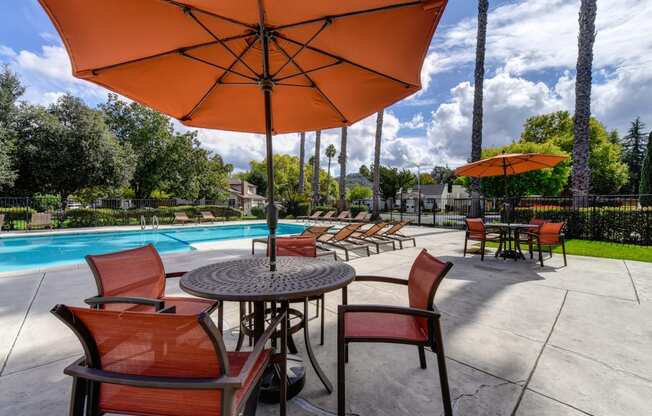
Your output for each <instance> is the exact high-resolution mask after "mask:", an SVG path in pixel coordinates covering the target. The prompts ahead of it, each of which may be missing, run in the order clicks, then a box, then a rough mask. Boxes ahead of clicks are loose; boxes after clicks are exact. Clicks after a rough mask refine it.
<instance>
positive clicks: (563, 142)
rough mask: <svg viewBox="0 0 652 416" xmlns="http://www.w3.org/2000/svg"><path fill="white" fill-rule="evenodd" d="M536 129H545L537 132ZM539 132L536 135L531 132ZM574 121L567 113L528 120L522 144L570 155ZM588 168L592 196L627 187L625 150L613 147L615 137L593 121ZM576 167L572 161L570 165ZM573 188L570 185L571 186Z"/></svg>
mask: <svg viewBox="0 0 652 416" xmlns="http://www.w3.org/2000/svg"><path fill="white" fill-rule="evenodd" d="M533 126H546V127H545V128H535V127H533ZM534 131H537V132H538V133H537V134H533V133H532V132H534ZM573 137H574V135H573V120H572V117H571V116H570V115H569V114H568V113H567V112H558V113H550V114H544V115H539V116H535V117H532V118H529V119H528V120H527V121H526V122H525V126H524V132H523V134H522V135H521V141H520V143H552V144H554V145H555V146H557V147H559V148H560V149H561V150H562V151H564V152H565V153H567V154H572V153H573V147H574V140H573ZM589 139H590V140H589V146H590V152H589V154H590V156H589V167H590V173H591V187H590V190H591V193H593V194H616V193H618V192H619V191H620V189H621V188H622V187H623V186H624V185H625V184H626V183H627V180H628V175H629V174H628V169H627V165H625V164H624V163H623V162H622V158H621V153H622V149H621V147H620V145H619V144H617V143H614V140H613V133H609V132H607V130H606V129H605V127H604V125H602V123H600V122H599V121H598V120H597V119H596V118H594V117H591V120H590V123H589ZM573 163H575V161H574V160H571V165H572V164H573ZM569 185H570V183H569Z"/></svg>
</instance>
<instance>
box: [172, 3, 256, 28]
mask: <svg viewBox="0 0 652 416" xmlns="http://www.w3.org/2000/svg"><path fill="white" fill-rule="evenodd" d="M160 1H162V2H164V3H167V4H170V5H172V6H176V7H179V8H181V9H187V10H194V11H197V12H200V13H203V14H205V15H208V16H211V17H214V18H216V19H220V20H224V21H225V22H229V23H233V24H235V25H238V26H242V27H246V28H247V29H253V30H256V29H257V27H256V25H249V24H247V23H245V22H241V21H239V20H236V19H232V18H230V17H226V16H222V15H219V14H217V13H213V12H209V11H208V10H204V9H202V8H199V7H195V6H191V5H189V4H185V3H181V2H179V1H175V0H160Z"/></svg>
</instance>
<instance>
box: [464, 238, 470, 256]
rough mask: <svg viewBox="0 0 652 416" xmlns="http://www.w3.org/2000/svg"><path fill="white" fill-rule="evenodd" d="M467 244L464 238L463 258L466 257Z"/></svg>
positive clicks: (466, 239) (467, 240)
mask: <svg viewBox="0 0 652 416" xmlns="http://www.w3.org/2000/svg"><path fill="white" fill-rule="evenodd" d="M468 242H469V239H468V238H464V254H463V257H466V246H467V244H468Z"/></svg>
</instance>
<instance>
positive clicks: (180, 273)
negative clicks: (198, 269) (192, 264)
mask: <svg viewBox="0 0 652 416" xmlns="http://www.w3.org/2000/svg"><path fill="white" fill-rule="evenodd" d="M186 273H188V272H172V273H165V278H166V279H169V278H171V277H181V276H183V275H184V274H186Z"/></svg>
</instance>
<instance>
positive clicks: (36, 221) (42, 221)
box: [30, 212, 52, 225]
mask: <svg viewBox="0 0 652 416" xmlns="http://www.w3.org/2000/svg"><path fill="white" fill-rule="evenodd" d="M30 222H31V224H32V225H48V224H50V222H52V214H50V213H48V212H35V213H34V214H32V218H31V221H30Z"/></svg>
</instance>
